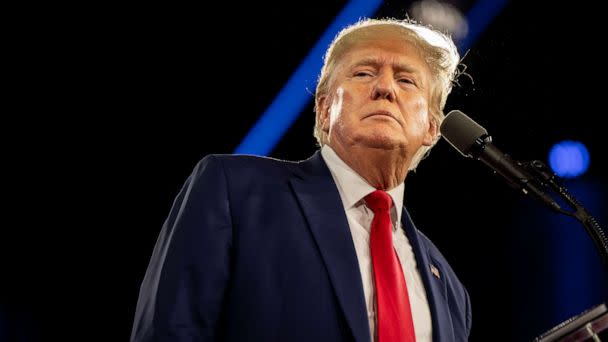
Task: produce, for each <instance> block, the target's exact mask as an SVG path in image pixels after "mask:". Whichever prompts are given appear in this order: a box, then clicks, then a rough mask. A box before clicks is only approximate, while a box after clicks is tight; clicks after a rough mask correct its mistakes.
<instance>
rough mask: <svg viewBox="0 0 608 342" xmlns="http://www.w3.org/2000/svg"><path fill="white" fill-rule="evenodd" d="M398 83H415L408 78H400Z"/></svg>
mask: <svg viewBox="0 0 608 342" xmlns="http://www.w3.org/2000/svg"><path fill="white" fill-rule="evenodd" d="M399 82H400V83H407V84H416V82H414V80H411V79H409V78H400V79H399Z"/></svg>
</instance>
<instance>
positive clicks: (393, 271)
mask: <svg viewBox="0 0 608 342" xmlns="http://www.w3.org/2000/svg"><path fill="white" fill-rule="evenodd" d="M365 202H366V204H367V206H368V207H369V208H370V209H371V210H372V211H373V212H374V219H373V221H372V228H371V233H370V234H371V237H370V240H371V242H370V244H371V253H372V265H373V268H374V281H375V282H376V322H377V326H376V327H377V328H376V330H377V336H378V342H414V341H416V335H415V333H414V323H413V321H412V312H411V311H410V299H409V297H408V294H407V286H406V284H405V278H404V277H403V269H402V268H401V264H400V263H399V259H398V257H397V252H396V251H395V248H394V247H393V230H392V227H391V226H392V225H391V215H390V212H389V210H390V208H391V206H392V205H393V203H392V201H391V198H390V196H389V195H388V194H387V193H386V192H385V191H382V190H376V191H374V192H372V193H371V194H369V195H367V196H365Z"/></svg>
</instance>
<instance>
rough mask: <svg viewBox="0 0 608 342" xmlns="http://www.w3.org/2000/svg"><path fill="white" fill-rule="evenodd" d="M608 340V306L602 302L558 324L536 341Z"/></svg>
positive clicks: (595, 341)
mask: <svg viewBox="0 0 608 342" xmlns="http://www.w3.org/2000/svg"><path fill="white" fill-rule="evenodd" d="M553 341H559V342H579V341H593V342H597V341H608V308H607V307H606V304H600V305H597V306H594V307H593V308H591V309H588V310H586V311H584V312H582V313H580V314H578V315H576V316H574V317H571V318H569V319H568V320H566V321H564V322H562V323H560V324H558V325H556V326H555V327H553V328H552V329H551V330H549V331H547V332H545V333H544V334H542V335H541V336H539V337H537V338H536V339H535V340H534V342H553Z"/></svg>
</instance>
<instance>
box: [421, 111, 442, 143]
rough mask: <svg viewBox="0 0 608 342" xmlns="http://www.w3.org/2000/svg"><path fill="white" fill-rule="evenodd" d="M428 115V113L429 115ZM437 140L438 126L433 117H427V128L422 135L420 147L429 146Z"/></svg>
mask: <svg viewBox="0 0 608 342" xmlns="http://www.w3.org/2000/svg"><path fill="white" fill-rule="evenodd" d="M429 114H430V113H429ZM437 139H439V124H438V123H437V119H435V117H434V116H430V117H429V128H428V129H427V131H426V133H425V134H424V139H423V140H422V145H424V146H431V145H433V144H434V143H435V142H436V141H437Z"/></svg>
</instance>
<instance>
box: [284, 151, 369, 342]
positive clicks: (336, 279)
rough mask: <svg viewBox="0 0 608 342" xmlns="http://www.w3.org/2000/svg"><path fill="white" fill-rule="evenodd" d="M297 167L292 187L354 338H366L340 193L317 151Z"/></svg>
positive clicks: (362, 301) (355, 264)
mask: <svg viewBox="0 0 608 342" xmlns="http://www.w3.org/2000/svg"><path fill="white" fill-rule="evenodd" d="M299 166H301V168H300V169H299V171H298V173H299V177H298V178H295V177H294V178H292V179H291V185H292V189H293V191H294V192H295V195H296V197H297V199H298V201H299V203H300V205H301V207H302V211H303V212H304V215H305V217H306V219H307V221H308V224H309V227H310V230H311V232H312V235H313V236H314V239H315V241H316V243H317V246H318V248H319V251H320V254H321V257H322V258H323V261H324V262H325V265H326V267H327V271H328V273H329V278H330V281H331V282H332V284H333V287H334V290H335V292H336V296H337V298H338V301H339V303H340V305H341V307H342V311H343V312H344V315H345V317H346V321H347V323H348V325H349V327H350V329H351V330H352V334H353V336H354V337H355V341H358V342H363V341H369V339H370V332H369V322H368V320H367V309H366V306H365V299H364V294H363V286H362V284H361V274H360V272H359V263H358V261H357V255H356V252H355V247H354V244H353V241H352V236H351V233H350V230H349V226H348V221H347V219H346V214H345V212H344V207H343V206H342V200H341V199H340V194H339V193H338V189H337V187H336V185H335V183H334V180H333V178H332V176H331V173H330V172H329V169H328V168H327V166H326V164H325V162H324V161H323V159H322V157H321V154H320V153H319V152H317V153H316V154H315V155H314V156H313V157H311V158H310V159H309V160H307V161H304V162H302V163H300V165H299Z"/></svg>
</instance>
